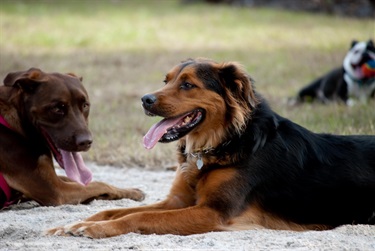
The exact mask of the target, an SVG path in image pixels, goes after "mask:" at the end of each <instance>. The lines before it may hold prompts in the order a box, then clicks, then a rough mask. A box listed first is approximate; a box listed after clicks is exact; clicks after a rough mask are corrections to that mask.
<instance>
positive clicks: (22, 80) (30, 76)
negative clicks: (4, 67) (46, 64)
mask: <svg viewBox="0 0 375 251" xmlns="http://www.w3.org/2000/svg"><path fill="white" fill-rule="evenodd" d="M45 81H47V77H46V75H45V74H44V73H43V72H42V71H41V70H40V69H37V68H30V69H29V70H27V71H18V72H11V73H9V74H8V75H7V76H6V77H5V78H4V85H5V86H13V87H19V88H21V89H22V90H24V91H25V92H31V91H33V90H35V88H36V87H37V86H39V84H40V83H41V82H45Z"/></svg>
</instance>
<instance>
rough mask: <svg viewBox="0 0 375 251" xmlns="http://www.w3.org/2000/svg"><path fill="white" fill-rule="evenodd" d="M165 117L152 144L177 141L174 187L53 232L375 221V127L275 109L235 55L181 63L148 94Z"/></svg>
mask: <svg viewBox="0 0 375 251" xmlns="http://www.w3.org/2000/svg"><path fill="white" fill-rule="evenodd" d="M142 102H143V107H144V109H145V112H146V114H147V115H151V116H161V117H164V119H163V120H162V121H160V122H159V123H158V124H156V125H154V126H153V127H152V128H151V129H150V130H149V132H148V133H147V134H146V136H145V137H144V145H145V147H146V148H152V147H154V145H155V144H156V143H157V142H171V141H174V140H178V141H179V142H178V162H179V166H178V169H177V172H176V177H175V180H174V182H173V185H172V188H171V190H170V193H169V195H168V196H167V198H166V199H165V200H164V201H161V202H158V203H156V204H153V205H148V206H142V207H135V208H124V209H113V210H108V211H103V212H100V213H97V214H96V215H93V216H91V217H89V218H88V219H86V220H85V221H83V222H79V223H76V224H73V225H68V226H66V227H58V228H55V229H52V230H49V232H48V233H49V234H56V235H74V236H86V237H91V238H101V237H110V236H115V235H120V234H126V233H129V232H137V233H143V234H152V233H156V234H180V235H188V234H197V233H205V232H209V231H225V230H245V229H255V228H270V229H288V230H323V229H330V228H333V227H336V226H339V225H342V224H357V223H358V224H373V223H374V220H375V219H374V211H375V200H374V198H375V154H374V153H375V136H335V135H329V134H315V133H312V132H310V131H308V130H307V129H305V128H303V127H301V126H299V125H297V124H295V123H293V122H291V121H289V120H287V119H285V118H283V117H281V116H279V115H278V114H276V113H275V112H273V111H272V110H271V109H270V108H269V106H268V105H267V102H266V101H265V100H264V99H263V98H262V97H261V96H260V95H258V94H257V93H256V92H255V90H254V87H253V84H252V80H251V78H249V76H248V74H247V73H246V72H245V71H244V70H243V69H242V67H241V66H239V65H238V64H236V63H215V62H213V61H210V60H206V59H197V60H188V61H186V62H183V63H181V64H178V65H177V66H175V67H174V68H172V70H171V71H170V72H169V73H168V74H167V75H166V78H165V86H164V87H162V88H161V89H160V90H158V91H156V92H154V93H151V94H147V95H145V96H143V98H142Z"/></svg>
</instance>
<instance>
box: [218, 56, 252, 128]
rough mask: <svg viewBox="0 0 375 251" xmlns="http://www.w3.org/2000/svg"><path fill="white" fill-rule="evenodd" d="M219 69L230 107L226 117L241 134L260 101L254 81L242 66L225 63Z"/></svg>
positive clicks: (226, 99)
mask: <svg viewBox="0 0 375 251" xmlns="http://www.w3.org/2000/svg"><path fill="white" fill-rule="evenodd" d="M218 67H219V76H220V78H221V82H222V84H223V90H224V92H225V94H224V95H225V102H226V104H227V107H228V109H227V114H226V116H227V119H228V121H231V123H232V124H233V126H234V130H235V131H236V132H237V133H239V134H240V133H242V130H243V128H245V125H246V122H247V120H248V119H249V118H250V116H251V111H252V109H254V108H255V107H256V105H257V104H258V103H259V101H258V99H257V97H256V95H255V93H254V90H253V85H252V80H251V78H250V76H249V75H248V74H247V73H246V71H245V70H244V69H243V68H242V66H241V65H239V64H237V63H223V64H221V65H219V66H218Z"/></svg>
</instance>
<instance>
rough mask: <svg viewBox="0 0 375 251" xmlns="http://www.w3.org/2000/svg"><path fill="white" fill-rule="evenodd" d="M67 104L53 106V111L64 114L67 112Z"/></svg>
mask: <svg viewBox="0 0 375 251" xmlns="http://www.w3.org/2000/svg"><path fill="white" fill-rule="evenodd" d="M65 109H66V107H65V105H63V104H59V105H56V106H54V107H52V108H51V111H52V112H53V113H55V114H58V115H64V114H65Z"/></svg>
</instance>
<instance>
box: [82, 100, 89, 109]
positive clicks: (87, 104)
mask: <svg viewBox="0 0 375 251" xmlns="http://www.w3.org/2000/svg"><path fill="white" fill-rule="evenodd" d="M82 108H83V110H84V111H87V110H89V109H90V104H89V103H87V102H84V103H83V105H82Z"/></svg>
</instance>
